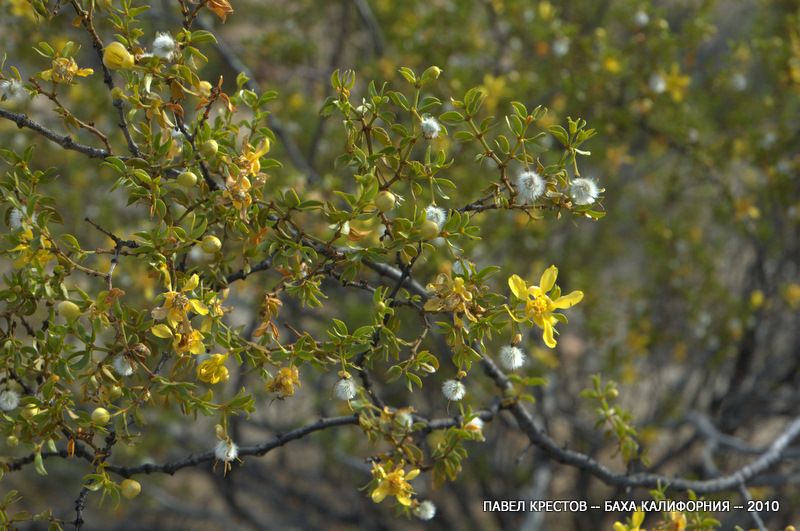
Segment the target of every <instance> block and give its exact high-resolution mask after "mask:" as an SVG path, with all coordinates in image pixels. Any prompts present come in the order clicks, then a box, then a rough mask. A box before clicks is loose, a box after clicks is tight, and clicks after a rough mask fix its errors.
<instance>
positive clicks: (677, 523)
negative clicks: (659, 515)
mask: <svg viewBox="0 0 800 531" xmlns="http://www.w3.org/2000/svg"><path fill="white" fill-rule="evenodd" d="M669 523H670V527H669V530H670V531H684V530H685V529H686V516H685V515H684V514H683V513H679V512H676V511H672V512H670V513H669Z"/></svg>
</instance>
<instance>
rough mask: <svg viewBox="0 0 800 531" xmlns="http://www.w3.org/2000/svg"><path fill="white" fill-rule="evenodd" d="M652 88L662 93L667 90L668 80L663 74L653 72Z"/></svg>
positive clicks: (651, 78) (657, 92)
mask: <svg viewBox="0 0 800 531" xmlns="http://www.w3.org/2000/svg"><path fill="white" fill-rule="evenodd" d="M649 85H650V90H652V91H653V92H655V93H656V94H661V93H662V92H664V91H665V90H667V80H666V79H664V76H662V75H661V74H653V75H652V76H650V83H649Z"/></svg>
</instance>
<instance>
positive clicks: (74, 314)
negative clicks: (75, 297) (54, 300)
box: [58, 301, 81, 322]
mask: <svg viewBox="0 0 800 531" xmlns="http://www.w3.org/2000/svg"><path fill="white" fill-rule="evenodd" d="M58 314H59V315H60V316H61V317H63V318H64V319H66V320H67V321H69V322H72V321H74V320H75V319H77V318H78V317H80V316H81V309H80V308H79V307H78V305H77V304H75V303H74V302H72V301H61V302H59V303H58Z"/></svg>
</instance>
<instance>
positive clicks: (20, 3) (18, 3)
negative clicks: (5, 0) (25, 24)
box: [10, 0, 36, 20]
mask: <svg viewBox="0 0 800 531" xmlns="http://www.w3.org/2000/svg"><path fill="white" fill-rule="evenodd" d="M10 4H11V14H12V15H14V16H15V17H25V18H27V19H28V20H36V12H35V11H34V10H33V5H32V4H31V3H30V2H29V1H28V0H11V1H10Z"/></svg>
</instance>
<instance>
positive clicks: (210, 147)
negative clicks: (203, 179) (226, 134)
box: [200, 139, 219, 159]
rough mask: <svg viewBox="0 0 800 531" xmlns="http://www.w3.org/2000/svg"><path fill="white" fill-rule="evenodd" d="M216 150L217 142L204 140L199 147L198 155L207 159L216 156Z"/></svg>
mask: <svg viewBox="0 0 800 531" xmlns="http://www.w3.org/2000/svg"><path fill="white" fill-rule="evenodd" d="M217 150H219V144H217V141H216V140H214V139H209V140H206V141H205V142H203V143H202V145H201V146H200V153H202V154H203V156H204V157H206V158H209V159H210V158H211V157H213V156H214V155H216V154H217Z"/></svg>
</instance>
